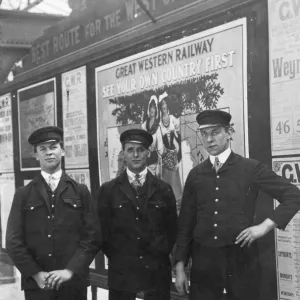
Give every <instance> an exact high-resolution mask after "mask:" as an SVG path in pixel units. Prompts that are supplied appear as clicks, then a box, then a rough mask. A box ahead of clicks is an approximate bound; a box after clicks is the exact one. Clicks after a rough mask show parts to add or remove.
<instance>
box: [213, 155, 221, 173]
mask: <svg viewBox="0 0 300 300" xmlns="http://www.w3.org/2000/svg"><path fill="white" fill-rule="evenodd" d="M221 167H222V164H221V163H220V161H219V159H218V156H216V159H215V163H214V166H213V168H214V169H215V170H216V173H218V171H219V169H220V168H221Z"/></svg>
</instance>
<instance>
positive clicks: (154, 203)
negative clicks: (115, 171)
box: [97, 129, 177, 300]
mask: <svg viewBox="0 0 300 300" xmlns="http://www.w3.org/2000/svg"><path fill="white" fill-rule="evenodd" d="M120 141H121V143H122V147H123V154H124V160H125V163H126V165H127V168H126V170H125V171H123V173H121V175H120V176H118V177H116V178H115V179H113V180H111V181H109V182H106V183H104V184H103V185H102V186H101V187H100V189H99V191H98V193H97V201H98V214H99V218H100V222H101V228H102V231H103V240H104V241H103V248H102V249H103V252H104V254H105V255H106V256H107V257H108V263H109V265H108V286H109V300H133V299H135V297H136V294H137V293H139V292H143V293H144V297H145V298H144V299H145V300H169V299H170V284H171V266H170V259H169V254H170V252H171V251H172V248H173V245H174V243H175V239H176V225H177V224H176V223H177V215H176V200H175V197H174V194H173V191H172V189H171V187H170V185H169V184H167V183H166V182H164V181H162V180H160V179H158V178H156V177H154V175H152V174H151V172H149V171H148V169H147V158H148V157H149V155H150V152H149V146H150V145H151V143H152V141H153V138H152V135H151V134H149V133H148V132H147V131H145V130H142V129H131V130H127V131H125V132H123V133H122V134H121V136H120Z"/></svg>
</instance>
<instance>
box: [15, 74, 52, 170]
mask: <svg viewBox="0 0 300 300" xmlns="http://www.w3.org/2000/svg"><path fill="white" fill-rule="evenodd" d="M51 81H52V82H53V94H54V103H53V104H54V124H53V125H56V124H57V94H56V93H57V88H56V78H55V77H53V78H50V79H47V80H44V81H40V82H37V83H34V84H32V85H29V86H27V87H23V88H21V89H18V91H17V103H18V126H19V128H18V131H19V137H18V138H19V151H20V158H19V159H20V170H21V171H37V170H40V169H41V168H40V167H32V168H30V167H29V168H24V167H23V166H22V147H21V130H20V125H21V124H20V93H21V92H23V91H26V90H29V89H32V88H34V87H37V86H40V85H42V84H45V83H48V82H51Z"/></svg>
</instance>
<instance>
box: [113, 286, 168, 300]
mask: <svg viewBox="0 0 300 300" xmlns="http://www.w3.org/2000/svg"><path fill="white" fill-rule="evenodd" d="M136 296H137V294H135V293H130V292H123V291H116V290H113V289H109V297H108V300H135V298H136ZM144 300H170V292H167V291H165V292H161V291H152V292H146V293H144Z"/></svg>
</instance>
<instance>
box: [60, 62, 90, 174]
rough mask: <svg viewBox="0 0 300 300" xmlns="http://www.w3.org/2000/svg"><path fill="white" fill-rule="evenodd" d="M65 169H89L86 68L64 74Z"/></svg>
mask: <svg viewBox="0 0 300 300" xmlns="http://www.w3.org/2000/svg"><path fill="white" fill-rule="evenodd" d="M62 101H63V127H64V146H65V167H66V169H71V168H88V167H89V157H88V129H87V127H88V126H87V92H86V67H85V66H84V67H81V68H78V69H75V70H72V71H69V72H66V73H64V74H62Z"/></svg>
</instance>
